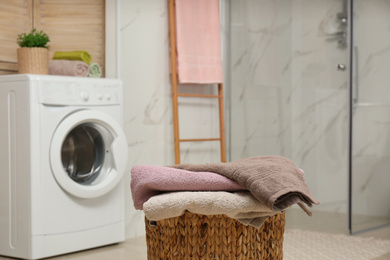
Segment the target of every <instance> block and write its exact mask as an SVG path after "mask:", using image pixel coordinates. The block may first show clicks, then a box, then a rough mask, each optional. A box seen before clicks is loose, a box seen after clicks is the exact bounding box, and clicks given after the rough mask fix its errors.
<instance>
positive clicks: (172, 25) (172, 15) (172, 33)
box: [168, 0, 226, 164]
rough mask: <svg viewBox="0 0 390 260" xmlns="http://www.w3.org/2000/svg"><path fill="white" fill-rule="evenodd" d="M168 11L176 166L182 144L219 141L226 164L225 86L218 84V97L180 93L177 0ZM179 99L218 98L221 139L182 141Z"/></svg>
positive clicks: (170, 1) (169, 0) (170, 3)
mask: <svg viewBox="0 0 390 260" xmlns="http://www.w3.org/2000/svg"><path fill="white" fill-rule="evenodd" d="M168 11H169V43H170V61H171V84H172V105H173V132H174V145H175V164H180V143H181V142H204V141H219V142H220V153H221V162H226V144H225V122H224V105H223V84H222V83H219V84H217V85H218V94H217V95H203V94H181V93H178V74H177V46H176V22H175V20H176V11H175V0H168ZM179 97H198V98H217V99H218V110H219V137H218V138H194V139H180V134H179V102H178V98H179Z"/></svg>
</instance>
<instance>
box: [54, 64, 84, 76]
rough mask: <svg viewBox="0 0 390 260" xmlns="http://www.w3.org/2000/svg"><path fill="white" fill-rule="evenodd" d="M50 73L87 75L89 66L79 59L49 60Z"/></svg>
mask: <svg viewBox="0 0 390 260" xmlns="http://www.w3.org/2000/svg"><path fill="white" fill-rule="evenodd" d="M49 74H50V75H63V76H76V77H87V76H88V74H89V66H88V64H87V63H85V62H83V61H79V60H50V61H49Z"/></svg>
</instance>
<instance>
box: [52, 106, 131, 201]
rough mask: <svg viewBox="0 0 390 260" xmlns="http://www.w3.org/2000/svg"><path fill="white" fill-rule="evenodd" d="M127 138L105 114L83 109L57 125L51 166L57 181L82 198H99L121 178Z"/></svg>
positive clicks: (53, 140) (66, 189)
mask: <svg viewBox="0 0 390 260" xmlns="http://www.w3.org/2000/svg"><path fill="white" fill-rule="evenodd" d="M126 162H127V141H126V137H125V134H124V133H123V131H122V128H121V127H120V125H119V124H118V123H117V122H116V121H115V120H114V119H113V118H112V117H110V116H108V115H107V114H105V113H102V112H99V111H95V110H81V111H77V112H74V113H73V114H71V115H69V116H68V117H66V118H65V119H64V120H63V121H62V122H61V123H60V124H59V125H58V127H57V129H56V131H55V133H54V135H53V138H52V141H51V147H50V165H51V168H52V172H53V175H54V177H55V179H56V181H57V183H58V184H59V185H60V186H61V187H62V188H63V189H64V190H65V191H66V192H68V193H70V194H72V195H74V196H76V197H79V198H96V197H99V196H102V195H104V194H106V193H108V192H109V191H111V190H112V189H113V188H114V187H115V186H116V185H117V184H118V183H119V182H120V181H121V179H122V176H123V173H124V171H125V168H126Z"/></svg>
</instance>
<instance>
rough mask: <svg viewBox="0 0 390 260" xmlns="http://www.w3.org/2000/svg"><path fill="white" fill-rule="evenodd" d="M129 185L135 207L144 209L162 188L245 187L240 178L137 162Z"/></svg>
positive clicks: (163, 190)
mask: <svg viewBox="0 0 390 260" xmlns="http://www.w3.org/2000/svg"><path fill="white" fill-rule="evenodd" d="M130 186H131V193H132V197H133V202H134V207H135V208H136V209H142V208H143V204H144V202H145V201H147V200H148V199H149V198H150V197H152V196H155V195H157V194H160V193H162V192H169V191H225V190H226V191H237V190H244V188H243V187H242V186H241V185H240V184H238V183H237V182H235V181H232V180H230V179H228V178H226V177H224V176H221V175H219V174H215V173H212V172H190V171H185V170H179V169H173V168H169V167H163V166H154V165H136V166H134V167H133V168H132V169H131V183H130Z"/></svg>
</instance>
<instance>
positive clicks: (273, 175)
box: [172, 156, 319, 216]
mask: <svg viewBox="0 0 390 260" xmlns="http://www.w3.org/2000/svg"><path fill="white" fill-rule="evenodd" d="M172 167H174V168H176V169H183V170H188V171H208V172H215V173H218V174H221V175H223V176H225V177H227V178H230V179H232V180H235V181H237V182H238V183H240V184H241V185H243V186H244V187H245V188H246V189H247V190H249V191H250V192H251V193H252V194H253V196H254V197H255V198H257V199H258V200H259V201H260V202H261V203H263V204H264V205H266V206H267V207H268V208H269V209H272V210H275V211H281V210H284V209H286V208H288V207H290V206H291V205H293V204H295V203H298V205H299V206H300V207H301V208H302V209H303V210H304V211H305V212H306V213H307V214H308V215H309V216H311V212H310V211H309V210H307V208H306V207H305V205H304V204H303V203H306V204H307V205H308V206H309V207H312V204H319V201H317V200H316V199H315V198H314V196H313V195H312V193H311V192H310V190H309V187H308V186H307V184H306V181H305V178H304V174H303V171H302V170H300V169H299V168H298V167H297V166H296V165H295V164H294V163H293V162H292V161H291V160H289V159H287V158H284V157H281V156H259V157H251V158H246V159H242V160H238V161H233V162H229V163H211V164H199V165H195V164H181V165H175V166H172Z"/></svg>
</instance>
